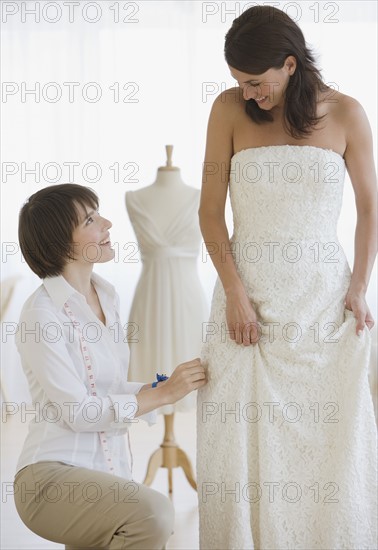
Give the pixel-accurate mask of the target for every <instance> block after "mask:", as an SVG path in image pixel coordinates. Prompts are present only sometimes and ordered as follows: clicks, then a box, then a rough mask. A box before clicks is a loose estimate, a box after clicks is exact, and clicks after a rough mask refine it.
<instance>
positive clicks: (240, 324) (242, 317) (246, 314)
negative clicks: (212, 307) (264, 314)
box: [226, 290, 261, 346]
mask: <svg viewBox="0 0 378 550" xmlns="http://www.w3.org/2000/svg"><path fill="white" fill-rule="evenodd" d="M226 320H227V326H228V330H229V331H230V332H229V336H230V338H231V340H234V341H235V342H236V343H237V344H243V345H244V346H250V345H251V344H253V345H254V344H257V342H258V341H259V339H260V335H261V334H260V333H261V331H260V327H259V325H258V322H257V317H256V313H255V310H254V309H253V307H252V304H251V302H250V300H249V298H248V296H247V294H246V293H245V291H244V290H235V291H231V292H228V293H227V303H226Z"/></svg>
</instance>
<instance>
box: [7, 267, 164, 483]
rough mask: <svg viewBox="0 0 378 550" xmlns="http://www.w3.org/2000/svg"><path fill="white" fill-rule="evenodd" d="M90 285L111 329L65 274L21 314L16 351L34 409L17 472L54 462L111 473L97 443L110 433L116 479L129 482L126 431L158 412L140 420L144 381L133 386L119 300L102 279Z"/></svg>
mask: <svg viewBox="0 0 378 550" xmlns="http://www.w3.org/2000/svg"><path fill="white" fill-rule="evenodd" d="M92 282H93V284H94V286H95V289H96V292H97V294H98V297H99V300H100V303H101V307H102V310H103V312H104V315H105V318H106V325H104V324H103V323H101V321H100V320H99V319H98V317H96V315H95V314H94V312H93V311H92V309H91V308H90V307H89V305H88V304H87V301H86V299H85V297H84V296H83V295H82V294H80V293H79V292H78V291H76V290H75V289H74V288H72V287H71V286H70V285H69V284H68V282H67V281H66V279H65V278H64V277H63V276H58V277H49V278H46V279H44V280H43V284H42V285H41V286H40V287H39V288H38V289H37V290H36V291H35V292H34V293H33V294H32V295H31V296H30V297H29V298H28V300H27V301H26V302H25V304H24V307H23V309H22V312H21V317H20V323H19V327H18V331H17V334H16V345H17V349H18V351H19V353H20V356H21V362H22V367H23V369H24V372H25V374H26V377H27V379H28V382H29V388H30V393H31V397H32V403H33V404H32V407H30V406H29V407H27V409H26V413H27V418H31V421H30V424H29V432H28V435H27V437H26V440H25V442H24V446H23V449H22V452H21V455H20V457H19V460H18V463H17V471H19V470H21V468H23V467H24V466H27V465H29V464H33V463H35V462H40V461H45V460H53V461H60V462H64V463H67V464H72V465H74V466H83V467H86V468H91V469H94V470H101V471H105V472H109V469H108V464H107V462H106V460H105V456H104V452H103V448H102V446H101V443H100V438H99V432H105V436H106V438H107V443H108V448H109V452H110V455H111V457H112V462H113V464H112V465H113V467H114V473H115V475H119V476H121V477H124V478H126V479H128V480H131V471H130V467H129V462H128V458H127V452H126V445H125V437H124V436H125V434H126V432H127V429H128V427H129V426H130V423H137V422H138V421H139V419H142V418H143V419H144V420H146V421H147V422H148V423H149V424H150V425H151V424H154V423H156V412H155V411H152V412H150V413H147V414H145V415H143V416H139V417H138V418H135V414H136V412H137V400H136V397H135V395H136V394H137V393H138V392H139V390H140V389H141V387H142V386H143V385H144V383H143V382H127V372H128V360H129V347H128V343H127V342H126V337H125V331H124V327H123V326H122V324H121V321H120V317H119V297H118V294H117V293H116V292H115V289H114V287H113V286H112V285H111V284H110V283H108V282H107V281H105V280H104V279H103V278H102V277H100V276H99V275H97V274H92ZM65 302H67V304H68V306H69V307H70V309H71V310H72V312H73V314H74V316H75V318H76V321H78V322H79V326H80V329H81V331H82V333H83V336H84V339H85V341H86V344H87V348H88V351H89V355H90V359H91V365H92V370H93V374H94V376H95V382H96V391H97V395H96V396H92V395H91V392H90V391H89V383H88V374H87V371H86V367H85V364H84V359H83V356H82V352H81V348H80V341H79V335H78V331H77V330H76V329H74V327H73V324H72V321H71V320H70V318H69V317H68V315H67V314H66V312H65V310H64V303H65Z"/></svg>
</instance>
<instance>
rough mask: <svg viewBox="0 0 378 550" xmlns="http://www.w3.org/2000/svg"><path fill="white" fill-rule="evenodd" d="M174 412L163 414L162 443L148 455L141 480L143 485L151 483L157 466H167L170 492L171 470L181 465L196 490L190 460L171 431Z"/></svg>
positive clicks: (170, 490) (170, 489)
mask: <svg viewBox="0 0 378 550" xmlns="http://www.w3.org/2000/svg"><path fill="white" fill-rule="evenodd" d="M173 419H174V414H173V413H172V414H165V415H164V424H165V433H164V440H163V443H162V444H161V445H160V448H159V449H157V450H156V451H155V452H154V453H153V454H152V455H151V457H150V460H149V462H148V466H147V473H146V477H145V479H144V481H143V483H144V485H151V483H152V481H153V479H154V477H155V474H156V472H157V470H158V468H168V489H169V492H170V493H172V470H173V468H177V467H179V466H181V468H182V469H183V470H184V474H185V476H186V479H187V480H188V481H189V483H190V485H191V486H192V487H193V489H194V490H195V491H197V483H196V482H195V480H194V475H193V469H192V465H191V463H190V460H189V458H188V456H187V455H186V453H185V452H184V451H183V450H182V449H180V447H179V446H178V445H177V443H176V441H175V436H174V433H173Z"/></svg>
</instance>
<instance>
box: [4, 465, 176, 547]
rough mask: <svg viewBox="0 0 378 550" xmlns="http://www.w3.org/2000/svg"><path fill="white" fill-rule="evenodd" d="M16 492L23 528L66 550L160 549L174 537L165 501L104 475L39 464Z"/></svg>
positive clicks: (19, 478) (18, 481) (24, 473)
mask: <svg viewBox="0 0 378 550" xmlns="http://www.w3.org/2000/svg"><path fill="white" fill-rule="evenodd" d="M14 491H15V495H14V498H15V503H16V508H17V511H18V513H19V515H20V517H21V519H22V521H23V522H24V523H25V525H26V526H27V527H28V528H29V529H30V530H31V531H33V532H34V533H36V534H37V535H39V536H40V537H43V538H45V539H48V540H51V541H54V542H58V543H61V544H65V545H66V550H68V549H69V550H73V549H79V548H81V549H84V548H97V549H100V548H106V549H109V550H118V549H127V548H130V549H133V550H142V549H143V550H150V549H159V550H161V549H162V548H164V547H165V544H166V542H167V540H168V538H169V537H170V535H171V534H172V533H173V524H174V508H173V506H172V503H171V502H170V500H169V499H168V498H167V497H166V496H164V495H163V494H161V493H159V492H158V491H154V490H153V489H150V488H148V487H146V486H144V485H141V484H139V483H136V482H134V481H127V480H125V479H123V478H121V477H116V476H113V475H110V474H107V473H104V472H98V471H94V470H89V469H87V468H79V467H76V466H69V465H68V464H64V463H62V462H37V463H36V464H31V465H29V466H26V468H23V469H22V470H20V471H19V472H18V473H17V475H16V477H15V480H14Z"/></svg>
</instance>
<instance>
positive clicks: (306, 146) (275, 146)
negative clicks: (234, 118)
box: [231, 144, 345, 163]
mask: <svg viewBox="0 0 378 550" xmlns="http://www.w3.org/2000/svg"><path fill="white" fill-rule="evenodd" d="M279 147H281V148H282V147H286V148H287V147H290V148H292V149H299V148H300V149H316V150H318V151H325V152H326V153H331V154H333V155H336V156H337V157H339V159H341V160H342V161H343V162H344V163H345V160H344V157H343V156H342V155H340V153H336V151H334V150H333V149H326V148H325V147H318V146H317V145H289V144H286V145H261V146H259V147H247V148H246V149H241V150H240V151H237V152H236V153H234V154H233V155H232V157H231V160H233V159H234V158H235V157H236V156H237V155H239V154H241V153H245V152H246V151H254V150H258V149H273V148H274V149H276V148H279Z"/></svg>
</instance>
